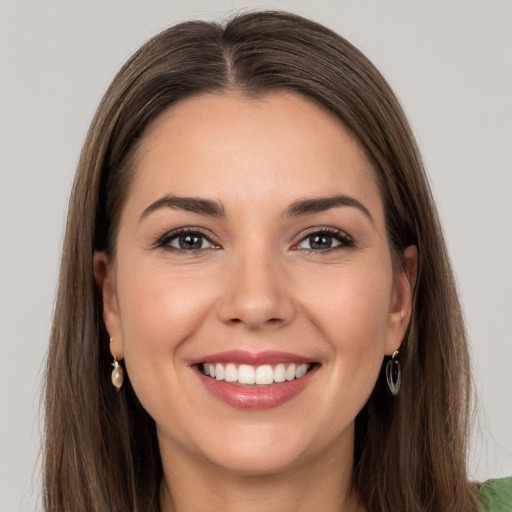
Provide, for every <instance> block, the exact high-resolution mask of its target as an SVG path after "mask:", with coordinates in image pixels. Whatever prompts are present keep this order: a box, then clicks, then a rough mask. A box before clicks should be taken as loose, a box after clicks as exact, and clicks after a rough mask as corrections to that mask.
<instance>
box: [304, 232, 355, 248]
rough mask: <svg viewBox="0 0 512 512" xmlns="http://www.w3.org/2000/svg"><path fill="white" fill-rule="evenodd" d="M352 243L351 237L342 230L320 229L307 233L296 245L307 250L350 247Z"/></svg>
mask: <svg viewBox="0 0 512 512" xmlns="http://www.w3.org/2000/svg"><path fill="white" fill-rule="evenodd" d="M353 245H354V242H353V241H352V239H351V238H350V237H349V236H348V235H347V234H345V233H343V231H339V230H335V229H322V230H319V231H314V232H312V233H309V234H308V235H307V236H305V237H304V238H302V239H301V241H300V242H299V243H298V244H297V246H296V247H297V248H298V249H305V250H309V251H329V250H333V249H338V248H339V249H341V248H342V247H352V246H353Z"/></svg>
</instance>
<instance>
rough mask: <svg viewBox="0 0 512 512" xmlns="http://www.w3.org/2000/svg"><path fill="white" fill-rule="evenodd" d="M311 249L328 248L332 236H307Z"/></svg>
mask: <svg viewBox="0 0 512 512" xmlns="http://www.w3.org/2000/svg"><path fill="white" fill-rule="evenodd" d="M309 243H310V244H311V248H312V249H329V248H330V247H331V245H332V237H330V236H327V235H313V236H311V237H310V238H309Z"/></svg>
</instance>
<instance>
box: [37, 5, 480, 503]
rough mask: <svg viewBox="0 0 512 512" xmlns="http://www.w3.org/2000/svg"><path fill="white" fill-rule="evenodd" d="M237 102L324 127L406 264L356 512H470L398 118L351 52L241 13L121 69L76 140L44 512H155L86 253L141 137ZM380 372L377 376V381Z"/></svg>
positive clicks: (461, 421) (153, 45) (426, 194)
mask: <svg viewBox="0 0 512 512" xmlns="http://www.w3.org/2000/svg"><path fill="white" fill-rule="evenodd" d="M225 90H237V91H239V92H240V93H242V94H247V95H251V96H258V95H263V94H265V93H267V92H270V91H274V90H289V91H295V92H296V93H299V94H302V95H304V96H306V97H308V98H310V99H312V100H314V101H316V102H319V103H320V104H322V105H324V106H325V107H326V108H328V109H329V110H330V111H331V112H333V113H335V114H336V115H338V116H339V118H340V119H341V120H342V122H343V123H344V124H345V126H346V127H348V129H349V130H351V131H352V132H353V134H355V136H356V137H357V138H358V139H359V141H360V142H361V144H362V145H363V146H364V147H365V148H366V151H367V153H368V155H369V156H370V157H371V158H372V159H373V161H374V162H375V168H376V170H377V174H378V180H379V185H380V189H381V193H382V197H383V200H384V204H385V212H386V219H387V229H388V237H389V243H390V247H391V251H392V253H393V255H394V256H395V261H396V262H397V264H398V265H399V264H400V254H401V252H402V250H403V249H404V248H405V247H407V246H408V245H411V244H415V245H416V246H417V247H418V251H419V275H418V280H417V286H416V289H415V296H414V312H413V318H412V321H411V324H410V326H409V329H408V332H407V335H406V337H405V339H404V341H403V343H402V347H401V350H400V357H401V359H400V363H401V367H402V389H401V391H400V394H399V395H398V396H397V397H392V396H391V395H390V393H389V392H388V390H387V388H386V384H385V380H384V379H383V375H382V372H381V376H380V377H379V380H378V382H377V385H376V387H375V389H374V391H373V394H372V395H371V397H370V399H369V401H368V403H367V404H366V405H365V407H364V408H363V410H362V411H361V412H360V414H359V415H358V417H357V418H356V442H355V450H354V485H355V486H356V489H357V491H358V494H359V496H360V499H361V501H362V502H363V503H364V504H365V506H366V507H367V508H368V510H369V511H389V512H391V511H393V512H396V511H398V510H406V511H411V512H412V511H435V512H442V511H448V510H449V511H469V510H475V509H476V505H475V492H474V488H473V486H472V485H471V484H470V483H468V480H467V474H466V441H467V429H468V414H469V404H470V396H469V391H470V374H469V361H468V351H467V344H466V337H465V331H464V325H463V321H462V315H461V310H460V305H459V301H458V298H457V294H456V289H455V285H454V280H453V275H452V271H451V268H450V263H449V260H448V256H447V251H446V247H445V243H444V240H443V236H442V231H441V227H440V224H439V220H438V217H437V213H436V209H435V206H434V203H433V199H432V195H431V192H430V189H429V185H428V182H427V179H426V177H425V173H424V170H423V165H422V162H421V158H420V156H419V152H418V149H417V147H416V144H415V141H414V137H413V135H412V133H411V130H410V128H409V125H408V123H407V120H406V118H405V116H404V114H403V111H402V109H401V107H400V105H399V103H398V101H397V100H396V98H395V96H394V94H393V92H392V91H391V89H390V87H389V85H388V84H387V83H386V81H385V80H384V79H383V77H382V76H381V75H380V73H379V72H378V71H377V70H376V69H375V67H374V66H373V65H372V64H371V63H370V62H369V61H368V59H367V58H366V57H365V56H364V55H362V54H361V53H360V52H359V51H358V50H357V49H356V48H354V47H353V46H352V45H351V44H350V43H348V42H347V41H346V40H344V39H343V38H342V37H340V36H338V35H337V34H335V33H333V32H332V31H330V30H329V29H327V28H325V27H323V26H321V25H318V24H316V23H314V22H312V21H309V20H307V19H304V18H301V17H298V16H295V15H291V14H287V13H278V12H255V13H248V14H242V15H239V16H236V17H234V18H232V19H231V20H230V21H228V22H227V23H226V24H225V25H224V26H222V25H219V24H215V23H207V22H187V23H182V24H180V25H177V26H174V27H172V28H169V29H167V30H165V31H164V32H162V33H160V34H159V35H157V36H156V37H154V38H153V39H152V40H150V41H149V42H148V43H146V44H145V45H144V46H143V47H142V48H141V49H140V50H139V51H138V52H136V53H135V54H134V55H133V57H131V58H130V60H129V61H128V62H127V63H126V64H125V65H124V67H123V68H122V69H121V70H120V72H119V73H118V74H117V76H116V77H115V79H114V81H113V82H112V84H111V86H110V87H109V89H108V91H107V93H106V94H105V96H104V98H103V100H102V102H101V104H100V106H99V108H98V111H97V113H96V115H95V117H94V120H93V122H92V124H91V127H90V129H89V133H88V135H87V139H86V141H85V145H84V148H83V150H82V154H81V157H80V161H79V164H78V169H77V173H76V177H75V182H74V187H73V192H72V195H71V199H70V206H69V215H68V222H67V229H66V235H65V241H64V248H63V257H62V265H61V273H60V282H59V290H58V297H57V304H56V310H55V317H54V322H53V329H52V334H51V343H50V350H49V357H48V366H47V384H46V403H45V405H46V444H45V458H44V475H45V480H44V484H45V488H44V492H45V494H44V504H45V508H46V510H47V511H48V512H63V511H73V512H76V511H84V512H85V511H87V512H93V511H96V512H105V511H107V510H108V511H112V512H115V511H119V512H121V511H122V512H127V511H141V512H142V511H148V512H149V511H156V510H158V509H159V502H158V495H159V485H160V480H161V478H162V469H161V461H160V455H159V451H158V445H157V440H156V430H155V425H154V422H153V420H152V419H151V418H150V417H149V415H148V414H147V413H146V412H145V410H144V409H143V408H142V406H141V405H140V403H139V401H138V399H137V397H136V396H135V394H134V392H133V389H132V388H131V386H130V382H129V379H125V380H126V383H125V385H124V386H123V388H122V390H121V392H120V393H117V394H116V393H115V391H114V388H113V387H112V385H111V384H110V381H109V379H110V371H111V367H110V363H111V357H110V353H109V343H108V335H107V332H106V329H105V326H104V324H103V320H102V305H101V297H100V295H99V293H98V291H97V289H96V286H95V281H94V275H93V265H92V262H93V255H94V252H95V251H107V252H109V253H112V252H113V251H115V239H116V228H117V225H118V222H119V215H120V210H121V207H122V205H123V201H124V198H125V197H126V194H127V190H128V187H129V184H130V178H131V176H132V171H133V169H132V166H131V163H132V160H133V154H134V152H135V151H136V148H137V145H138V142H139V141H140V139H141V138H142V137H143V136H144V132H145V129H146V128H147V126H148V124H149V123H150V122H151V121H152V120H154V119H155V118H156V117H157V116H158V115H159V114H160V113H162V111H163V110H164V109H166V108H168V107H169V106H170V105H172V104H174V103H175V102H177V101H179V100H180V99H183V98H186V97H190V96H192V95H195V94H198V93H201V92H222V91H225ZM385 364H386V361H384V362H383V368H384V366H385Z"/></svg>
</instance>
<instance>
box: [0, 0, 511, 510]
mask: <svg viewBox="0 0 512 512" xmlns="http://www.w3.org/2000/svg"><path fill="white" fill-rule="evenodd" d="M244 6H245V7H258V8H264V7H267V8H268V7H272V8H278V9H286V10H291V11H294V12H297V13H300V14H303V15H306V16H309V17H311V18H313V19H316V20H317V21H320V22H322V23H324V24H326V25H328V26H329V27H331V28H333V29H334V30H336V31H338V32H339V33H341V34H342V35H344V36H345V37H347V38H348V39H349V40H350V41H351V42H353V43H354V44H356V45H357V46H358V47H359V48H360V49H361V50H363V51H364V52H365V53H366V54H367V55H368V56H369V57H370V58H371V59H372V60H373V62H374V63H375V64H376V65H377V67H379V69H381V71H382V72H383V74H384V75H385V76H386V78H387V79H388V80H389V81H390V83H391V85H392V86H393V87H394V88H395V91H396V92H397V94H398V96H399V98H400V99H401V101H402V103H403V105H404V108H405V110H406V112H407V114H408V115H409V118H410V121H411V123H412V126H413V129H414V130H415V133H416V135H417V138H418V141H419V145H420V148H421V150H422V152H423V156H424V159H425V163H426V167H427V169H428V172H429V174H430V176H431V180H432V186H433V190H434V194H435V196H436V198H437V201H438V205H439V210H440V213H441V217H442V220H443V224H444V227H445V232H446V236H447V239H448V243H449V248H450V252H451V256H452V260H453V263H454V267H455V271H456V275H457V279H458V283H459V287H460V292H461V296H462V300H463V303H464V308H465V313H466V317H467V322H468V329H469V334H470V338H471V342H472V355H473V366H474V370H475V383H476V389H477V391H478V394H479V404H478V405H479V415H478V417H477V418H475V422H474V423H475V431H474V435H473V442H472V447H471V452H470V463H471V476H472V478H475V479H479V480H482V479H487V478H490V477H496V476H505V475H510V474H512V439H511V437H512V436H511V435H510V429H511V425H512V406H511V398H510V397H511V394H512V393H511V391H512V371H511V369H512V343H511V342H512V335H511V315H512V172H511V168H512V167H511V165H512V138H511V135H512V94H511V92H510V91H512V58H511V56H512V51H511V50H512V30H511V26H510V24H511V20H512V17H511V15H512V2H511V1H509V0H481V1H476V0H459V1H455V0H437V1H429V2H421V1H414V0H408V1H398V0H387V1H385V2H382V1H369V0H358V1H349V0H345V1H344V0H341V1H321V0H316V1H314V2H312V1H311V0H307V1H305V0H304V1H301V0H297V1H278V0H276V1H274V2H258V3H255V2H251V1H247V2H235V1H228V0H222V1H221V0H218V1H207V0H202V1H201V0H192V1H190V0H189V1H184V0H183V1H178V2H171V1H156V0H150V1H142V0H139V1H112V0H110V1H102V2H99V1H88V2H85V1H83V0H82V1H69V0H63V1H61V2H56V1H34V0H33V1H26V0H10V1H7V0H3V1H0V248H1V252H0V511H2V512H11V511H24V510H40V509H41V506H40V500H39V501H38V495H39V487H40V485H39V479H40V475H39V469H38V465H37V463H38V460H39V459H38V457H39V455H38V454H39V446H40V437H41V427H40V421H39V419H38V413H39V400H40V398H39V393H40V389H41V380H42V375H43V360H44V357H45V353H46V347H47V341H48V334H49V329H50V323H51V315H52V309H53V304H54V294H55V288H56V279H57V272H58V266H59V258H60V256H59V251H60V245H61V242H62V232H63V227H64V217H65V211H66V205H67V200H68V195H69V191H70V187H71V182H72V178H73V173H74V169H75V166H76V163H77V160H78V155H79V151H80V148H81V144H82V142H83V139H84V136H85V133H86V130H87V128H88V124H89V122H90V120H91V118H92V116H93V113H94V110H95V108H96V106H97V105H98V103H99V100H100V98H101V95H102V94H103V92H104V91H105V89H106V87H107V85H108V83H109V82H110V80H111V79H112V77H113V75H114V73H115V72H116V71H117V69H118V68H119V67H120V65H121V64H122V63H123V62H124V61H125V60H126V58H127V57H128V56H129V55H130V54H131V53H132V52H133V51H134V50H136V49H137V47H138V46H140V44H142V43H143V42H144V41H145V40H146V39H147V38H149V37H150V36H152V35H153V34H155V33H156V32H158V31H160V30H161V29H162V28H164V27H165V26H167V25H169V24H172V23H175V22H178V21H181V20H184V19H191V18H206V19H221V18H222V16H223V15H224V14H226V13H228V12H230V11H232V10H236V9H239V8H242V7H244Z"/></svg>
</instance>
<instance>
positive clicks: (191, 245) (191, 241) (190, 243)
mask: <svg viewBox="0 0 512 512" xmlns="http://www.w3.org/2000/svg"><path fill="white" fill-rule="evenodd" d="M179 242H180V247H181V248H182V249H201V247H202V245H203V240H202V238H201V237H200V236H198V235H182V236H180V239H179Z"/></svg>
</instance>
